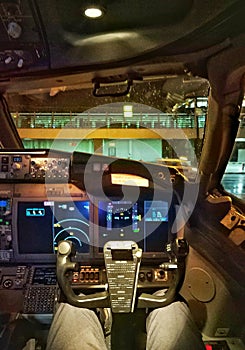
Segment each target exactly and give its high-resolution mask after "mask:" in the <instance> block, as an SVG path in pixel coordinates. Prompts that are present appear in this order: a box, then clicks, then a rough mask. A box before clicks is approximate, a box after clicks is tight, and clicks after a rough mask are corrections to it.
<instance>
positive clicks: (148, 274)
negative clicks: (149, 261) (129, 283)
mask: <svg viewBox="0 0 245 350" xmlns="http://www.w3.org/2000/svg"><path fill="white" fill-rule="evenodd" d="M152 277H153V275H152V272H151V271H148V272H146V278H147V281H149V282H151V281H152Z"/></svg>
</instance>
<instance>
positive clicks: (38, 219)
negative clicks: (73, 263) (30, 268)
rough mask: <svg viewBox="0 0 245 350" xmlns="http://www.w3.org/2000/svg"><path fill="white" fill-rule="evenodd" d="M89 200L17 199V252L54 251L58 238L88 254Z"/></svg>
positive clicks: (47, 252)
mask: <svg viewBox="0 0 245 350" xmlns="http://www.w3.org/2000/svg"><path fill="white" fill-rule="evenodd" d="M89 204H90V203H89V201H40V202H33V201H30V202H28V201H19V202H18V219H17V231H18V251H19V253H20V254H53V253H55V251H56V250H57V247H58V243H59V241H61V240H70V241H72V242H73V243H74V245H75V248H76V250H77V252H79V253H88V252H89V245H90V235H89V207H90V205H89Z"/></svg>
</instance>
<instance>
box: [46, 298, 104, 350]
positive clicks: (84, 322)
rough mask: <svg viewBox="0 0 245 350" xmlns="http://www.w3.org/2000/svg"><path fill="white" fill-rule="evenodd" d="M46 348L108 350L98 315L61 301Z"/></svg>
mask: <svg viewBox="0 0 245 350" xmlns="http://www.w3.org/2000/svg"><path fill="white" fill-rule="evenodd" d="M46 350H107V347H106V344H105V339H104V334H103V330H102V327H101V324H100V322H99V320H98V317H97V316H96V315H95V313H94V312H93V311H92V310H88V309H82V308H77V307H74V306H71V305H69V304H64V303H61V304H60V305H59V307H58V310H57V312H56V313H55V315H54V319H53V322H52V325H51V328H50V331H49V335H48V340H47V347H46Z"/></svg>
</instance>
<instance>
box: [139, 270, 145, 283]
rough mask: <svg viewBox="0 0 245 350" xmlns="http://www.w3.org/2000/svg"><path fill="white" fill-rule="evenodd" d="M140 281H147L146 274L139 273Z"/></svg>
mask: <svg viewBox="0 0 245 350" xmlns="http://www.w3.org/2000/svg"><path fill="white" fill-rule="evenodd" d="M139 280H140V281H141V282H144V281H145V273H144V272H140V273H139Z"/></svg>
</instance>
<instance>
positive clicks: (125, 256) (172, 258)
mask: <svg viewBox="0 0 245 350" xmlns="http://www.w3.org/2000/svg"><path fill="white" fill-rule="evenodd" d="M167 253H168V256H169V261H168V262H165V263H163V264H161V265H160V268H161V269H163V270H165V271H166V270H168V271H170V270H171V271H172V272H173V274H172V276H173V277H172V281H171V285H170V287H169V288H168V291H167V292H166V294H164V295H163V296H160V295H154V294H153V295H152V294H147V293H141V294H140V295H139V296H138V298H136V296H137V284H138V275H139V269H140V263H141V257H142V250H141V249H139V248H138V245H137V243H135V242H133V241H110V242H107V243H106V244H105V246H104V259H105V266H106V273H107V281H108V287H109V288H108V290H105V291H103V292H98V293H94V294H90V295H77V294H75V293H74V291H73V289H72V287H71V284H70V282H69V279H68V277H67V274H68V273H69V272H71V271H78V268H79V266H78V263H76V262H72V261H71V258H72V256H75V250H74V246H73V244H72V242H70V241H60V242H59V245H58V253H57V279H58V283H59V286H60V288H61V290H62V292H63V293H64V295H65V297H66V299H67V302H68V303H69V304H71V305H73V306H77V307H81V308H99V307H103V308H105V307H111V309H112V311H113V312H114V313H128V312H133V311H134V307H135V306H136V307H137V308H158V307H163V306H166V305H169V304H171V303H172V302H173V301H174V300H175V298H176V295H177V293H178V291H179V289H180V287H181V283H182V281H183V278H184V272H185V257H186V255H187V254H188V246H187V243H186V241H185V240H184V239H181V240H178V239H177V240H176V241H174V242H172V243H171V244H169V245H168V246H167ZM136 299H137V300H136Z"/></svg>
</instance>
